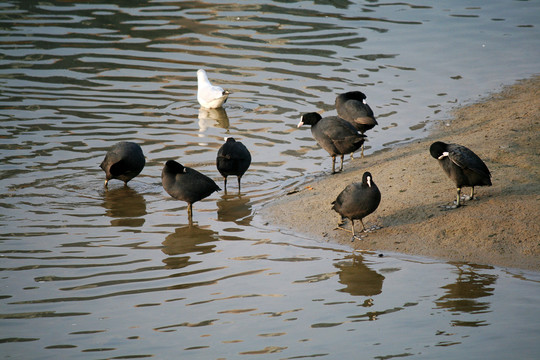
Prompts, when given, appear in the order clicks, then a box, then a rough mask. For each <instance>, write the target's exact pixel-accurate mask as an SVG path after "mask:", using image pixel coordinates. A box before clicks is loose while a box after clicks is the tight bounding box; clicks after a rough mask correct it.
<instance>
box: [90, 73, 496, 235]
mask: <svg viewBox="0 0 540 360" xmlns="http://www.w3.org/2000/svg"><path fill="white" fill-rule="evenodd" d="M197 85H198V88H197V100H198V102H199V104H200V105H201V107H203V108H207V109H217V108H221V107H222V106H223V104H224V103H225V102H226V101H227V99H228V97H229V94H230V93H229V91H227V90H224V89H223V88H221V87H219V86H214V85H212V84H211V83H210V81H209V80H208V76H207V74H206V71H205V70H203V69H200V70H198V71H197ZM335 106H336V111H337V114H338V115H337V116H328V117H324V118H323V117H322V116H321V115H320V114H319V113H316V112H310V113H306V114H303V115H302V118H301V121H300V123H299V124H298V127H300V126H302V125H310V126H311V133H312V135H313V137H314V138H315V140H316V141H317V143H318V144H319V145H320V146H321V147H322V148H323V149H325V150H326V151H327V152H328V153H329V154H330V156H331V157H332V173H335V172H336V170H335V162H336V157H337V156H338V155H339V156H340V157H341V166H340V168H339V171H342V170H343V157H344V156H345V155H346V154H351V157H352V155H353V153H354V152H355V151H356V150H358V149H360V148H362V156H363V145H364V141H365V138H366V135H365V132H366V131H368V130H370V129H372V128H373V127H375V126H376V125H377V121H376V119H375V116H374V114H373V111H372V109H371V108H370V107H369V105H368V104H367V102H366V95H365V94H364V93H362V92H361V91H350V92H346V93H344V94H340V95H338V96H337V98H336V101H335ZM429 152H430V154H431V156H432V157H434V158H435V159H437V160H438V162H439V164H440V165H441V167H442V169H443V170H444V172H445V173H446V174H447V175H448V177H450V179H452V180H453V181H454V183H455V185H456V187H457V199H456V201H455V202H454V204H453V205H451V206H448V208H457V207H459V206H460V205H461V201H462V197H461V188H462V187H464V186H467V187H471V195H470V196H468V197H464V200H470V199H473V198H474V187H475V186H491V174H490V172H489V169H488V168H487V166H486V164H485V163H484V162H483V161H482V160H481V159H480V157H478V156H477V155H476V154H475V153H474V152H473V151H472V150H470V149H468V148H466V147H465V146H462V145H457V144H446V143H443V142H440V141H437V142H434V143H433V144H431V146H430V149H429ZM144 165H145V157H144V154H143V151H142V149H141V147H140V146H139V145H138V144H136V143H134V142H129V141H122V142H119V143H117V144H115V145H114V146H113V147H112V148H111V149H110V150H109V151H108V152H107V154H106V155H105V159H104V160H103V162H102V163H101V165H100V167H101V168H102V169H103V171H105V174H106V178H105V187H107V184H108V182H109V181H110V180H111V179H118V180H121V181H123V182H124V184H126V185H127V183H128V181H130V180H131V179H133V178H134V177H136V176H137V175H139V174H140V173H141V171H142V170H143V168H144ZM250 165H251V154H250V152H249V150H248V149H247V148H246V146H245V145H244V144H242V143H241V142H239V141H236V140H235V139H234V138H232V137H229V138H226V140H225V143H224V144H223V145H222V146H221V147H220V149H219V150H218V153H217V157H216V167H217V169H218V171H219V173H220V174H221V175H222V176H223V179H224V188H225V193H227V177H228V176H236V177H237V180H238V192H240V186H241V185H240V180H241V178H242V176H243V175H244V174H245V172H246V171H247V170H248V168H249V166H250ZM161 182H162V185H163V188H164V189H165V191H166V192H167V193H168V194H169V195H170V196H172V197H173V198H175V199H178V200H182V201H185V202H186V203H187V204H188V219H189V222H190V223H191V222H192V216H193V211H192V206H193V203H195V202H197V201H199V200H202V199H204V198H206V197H208V196H209V195H211V194H212V193H213V192H215V191H219V190H221V189H220V187H219V186H218V185H217V184H216V183H215V182H214V180H212V179H211V178H210V177H208V176H206V175H204V174H202V173H200V172H199V171H197V170H195V169H192V168H189V167H186V166H183V165H182V164H180V163H178V162H177V161H175V160H167V162H166V163H165V165H164V167H163V170H162V173H161ZM380 202H381V192H380V190H379V188H378V187H377V185H376V184H375V182H374V181H373V176H372V175H371V173H370V172H368V171H366V172H364V174H363V176H362V182H359V183H352V184H349V185H348V186H347V187H345V189H344V190H343V191H342V192H341V193H340V194H339V195H338V197H337V199H336V200H335V201H334V202H332V209H333V210H335V211H336V212H337V213H339V214H340V215H341V217H342V220H343V219H349V220H350V221H351V230H348V229H345V228H343V227H342V225H343V221H341V222H340V224H338V228H340V229H343V230H346V231H350V232H351V233H352V235H353V240H354V239H355V238H358V236H356V233H355V230H354V221H355V220H360V223H361V224H362V231H366V228H365V226H364V223H363V218H364V217H366V216H367V215H369V214H371V213H373V212H374V211H375V210H376V209H377V207H378V206H379V204H380Z"/></svg>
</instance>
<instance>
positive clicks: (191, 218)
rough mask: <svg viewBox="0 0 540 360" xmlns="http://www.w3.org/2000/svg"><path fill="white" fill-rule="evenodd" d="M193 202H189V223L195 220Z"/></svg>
mask: <svg viewBox="0 0 540 360" xmlns="http://www.w3.org/2000/svg"><path fill="white" fill-rule="evenodd" d="M192 206H193V205H192V204H188V205H187V215H188V220H189V223H190V224H191V223H192V221H193V210H192Z"/></svg>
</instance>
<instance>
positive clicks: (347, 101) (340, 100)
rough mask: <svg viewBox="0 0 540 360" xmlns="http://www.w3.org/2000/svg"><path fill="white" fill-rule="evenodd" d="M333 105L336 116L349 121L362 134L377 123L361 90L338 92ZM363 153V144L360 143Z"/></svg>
mask: <svg viewBox="0 0 540 360" xmlns="http://www.w3.org/2000/svg"><path fill="white" fill-rule="evenodd" d="M335 106H336V110H337V113H338V116H339V117H341V118H342V119H344V120H346V121H348V122H349V123H351V124H352V125H353V126H354V127H355V128H356V129H357V130H358V131H360V133H362V134H364V133H365V132H366V131H368V130H370V129H373V128H374V127H375V125H377V120H375V116H374V115H373V110H371V108H370V107H369V105H368V104H367V103H366V95H365V94H364V93H363V92H361V91H349V92H346V93H343V94H339V95H338V96H337V97H336V102H335ZM363 155H364V145H363V144H362V156H363Z"/></svg>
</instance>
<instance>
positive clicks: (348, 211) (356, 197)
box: [332, 171, 381, 240]
mask: <svg viewBox="0 0 540 360" xmlns="http://www.w3.org/2000/svg"><path fill="white" fill-rule="evenodd" d="M380 202H381V192H380V191H379V188H378V187H377V185H376V184H375V182H374V181H373V177H372V176H371V173H369V172H367V171H366V172H365V173H364V175H362V182H361V183H352V184H349V185H347V187H346V188H345V189H344V190H343V191H342V192H341V193H340V194H339V195H338V197H337V199H336V200H335V201H334V202H332V205H333V206H332V210H335V211H336V212H338V213H339V214H340V215H341V216H342V217H344V218H347V219H349V220H351V227H352V234H353V238H352V240H354V239H355V238H356V237H357V236H356V234H355V232H354V220H360V223H361V224H362V231H366V227H365V226H364V222H363V220H362V219H363V218H364V217H366V216H368V215H369V214H371V213H372V212H374V211H375V210H376V209H377V207H378V206H379V204H380ZM340 225H341V224H339V225H338V228H340V229H342V230H346V229H344V228H342V227H341V226H340ZM346 231H349V230H346Z"/></svg>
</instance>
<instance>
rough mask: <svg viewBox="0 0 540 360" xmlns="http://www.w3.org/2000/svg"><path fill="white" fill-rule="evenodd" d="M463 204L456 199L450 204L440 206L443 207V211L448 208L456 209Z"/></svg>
mask: <svg viewBox="0 0 540 360" xmlns="http://www.w3.org/2000/svg"><path fill="white" fill-rule="evenodd" d="M462 206H463V204H459V205H458V204H457V203H456V202H455V201H454V202H453V203H452V204H450V205H439V208H441V211H448V210H454V209H457V208H459V207H462Z"/></svg>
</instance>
